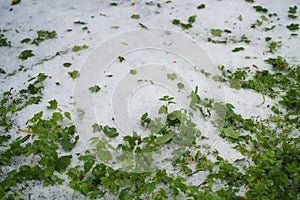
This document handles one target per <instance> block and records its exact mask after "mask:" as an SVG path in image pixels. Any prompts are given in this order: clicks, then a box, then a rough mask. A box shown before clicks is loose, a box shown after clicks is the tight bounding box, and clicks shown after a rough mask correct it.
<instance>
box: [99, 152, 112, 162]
mask: <svg viewBox="0 0 300 200" xmlns="http://www.w3.org/2000/svg"><path fill="white" fill-rule="evenodd" d="M97 153H98V156H99V158H100V160H102V161H104V162H107V161H110V160H112V155H111V153H110V152H109V151H107V150H104V149H97Z"/></svg>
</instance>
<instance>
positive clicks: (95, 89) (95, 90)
mask: <svg viewBox="0 0 300 200" xmlns="http://www.w3.org/2000/svg"><path fill="white" fill-rule="evenodd" d="M89 90H90V92H91V93H97V92H99V91H100V90H101V88H100V87H99V86H98V85H95V86H93V87H90V88H89Z"/></svg>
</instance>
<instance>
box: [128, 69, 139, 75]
mask: <svg viewBox="0 0 300 200" xmlns="http://www.w3.org/2000/svg"><path fill="white" fill-rule="evenodd" d="M129 73H130V74H132V75H136V74H137V71H136V70H135V69H131V70H130V71H129Z"/></svg>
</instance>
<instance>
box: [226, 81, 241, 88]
mask: <svg viewBox="0 0 300 200" xmlns="http://www.w3.org/2000/svg"><path fill="white" fill-rule="evenodd" d="M229 83H230V87H231V88H235V89H240V88H241V87H242V83H241V81H240V80H239V79H236V78H234V79H230V80H229Z"/></svg>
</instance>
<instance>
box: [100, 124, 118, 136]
mask: <svg viewBox="0 0 300 200" xmlns="http://www.w3.org/2000/svg"><path fill="white" fill-rule="evenodd" d="M103 133H104V134H105V135H106V136H107V137H110V138H115V137H117V136H118V135H119V133H117V129H116V128H114V127H109V126H104V128H103Z"/></svg>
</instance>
